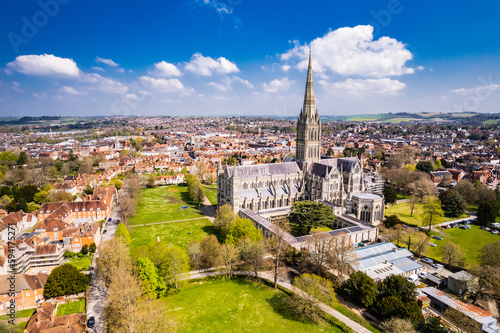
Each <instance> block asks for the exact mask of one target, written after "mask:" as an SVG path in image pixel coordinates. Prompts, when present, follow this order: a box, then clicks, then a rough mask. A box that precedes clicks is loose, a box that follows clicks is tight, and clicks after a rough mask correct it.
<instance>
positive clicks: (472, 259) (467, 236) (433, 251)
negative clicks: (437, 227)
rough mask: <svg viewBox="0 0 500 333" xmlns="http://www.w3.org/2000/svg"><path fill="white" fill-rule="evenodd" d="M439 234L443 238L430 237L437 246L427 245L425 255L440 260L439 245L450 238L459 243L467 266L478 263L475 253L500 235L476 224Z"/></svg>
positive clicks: (496, 240)
mask: <svg viewBox="0 0 500 333" xmlns="http://www.w3.org/2000/svg"><path fill="white" fill-rule="evenodd" d="M443 234H444V235H443ZM433 235H437V233H433ZM439 235H440V236H441V237H443V240H442V241H440V240H437V239H432V240H431V242H432V243H434V244H436V245H437V247H429V251H428V253H427V256H428V257H430V258H433V259H437V260H441V258H442V255H441V251H440V249H441V246H442V245H443V244H444V243H445V242H446V241H447V240H450V241H452V242H453V243H455V244H457V245H459V246H460V248H461V249H462V251H463V252H464V254H465V257H466V258H467V261H466V265H467V267H471V266H473V265H474V264H477V263H478V259H477V254H478V253H479V250H480V249H481V248H482V247H483V246H484V245H486V244H489V243H493V242H499V241H500V235H493V234H492V233H491V232H488V231H486V230H482V229H480V228H479V226H477V225H471V229H468V230H463V229H460V228H453V229H445V230H443V231H442V233H439Z"/></svg>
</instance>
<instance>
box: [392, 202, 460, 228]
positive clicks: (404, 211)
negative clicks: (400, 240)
mask: <svg viewBox="0 0 500 333" xmlns="http://www.w3.org/2000/svg"><path fill="white" fill-rule="evenodd" d="M410 213H411V209H410V204H409V203H407V202H403V203H400V204H397V205H392V206H391V207H390V208H386V210H385V216H390V215H396V216H397V217H399V218H400V219H401V220H402V221H403V222H405V223H408V224H413V225H416V226H422V217H423V215H424V204H417V205H416V206H415V209H414V210H413V216H411V217H410ZM468 216H469V215H466V214H463V215H462V216H460V217H458V218H464V217H468ZM456 219H457V217H446V216H445V217H444V219H443V222H447V221H451V220H456Z"/></svg>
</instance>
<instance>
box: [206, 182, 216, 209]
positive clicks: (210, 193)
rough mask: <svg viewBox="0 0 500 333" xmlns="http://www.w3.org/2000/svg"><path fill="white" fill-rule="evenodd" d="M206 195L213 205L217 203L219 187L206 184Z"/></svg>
mask: <svg viewBox="0 0 500 333" xmlns="http://www.w3.org/2000/svg"><path fill="white" fill-rule="evenodd" d="M205 195H206V196H207V198H208V200H209V201H210V203H211V204H212V205H217V188H216V187H215V188H214V187H209V186H205Z"/></svg>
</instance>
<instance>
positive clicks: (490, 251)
mask: <svg viewBox="0 0 500 333" xmlns="http://www.w3.org/2000/svg"><path fill="white" fill-rule="evenodd" d="M478 257H479V262H480V263H481V266H492V267H494V266H499V267H500V241H497V242H495V243H489V244H486V245H484V246H483V247H482V248H481V249H480V250H479V256H478Z"/></svg>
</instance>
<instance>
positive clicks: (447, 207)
mask: <svg viewBox="0 0 500 333" xmlns="http://www.w3.org/2000/svg"><path fill="white" fill-rule="evenodd" d="M439 200H440V201H441V205H442V207H443V211H444V213H445V214H446V215H448V216H452V217H459V216H460V215H462V214H463V213H464V212H465V200H464V198H463V197H462V196H461V195H460V193H458V192H457V191H452V190H446V191H444V192H442V193H441V194H440V195H439Z"/></svg>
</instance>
